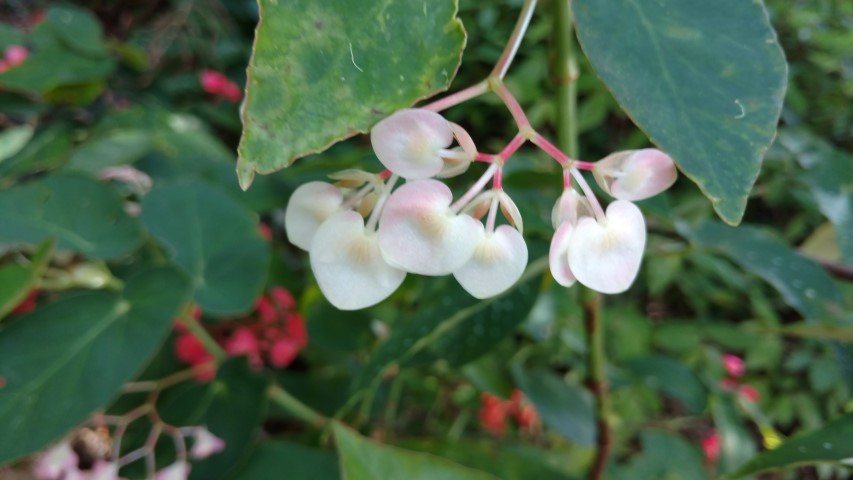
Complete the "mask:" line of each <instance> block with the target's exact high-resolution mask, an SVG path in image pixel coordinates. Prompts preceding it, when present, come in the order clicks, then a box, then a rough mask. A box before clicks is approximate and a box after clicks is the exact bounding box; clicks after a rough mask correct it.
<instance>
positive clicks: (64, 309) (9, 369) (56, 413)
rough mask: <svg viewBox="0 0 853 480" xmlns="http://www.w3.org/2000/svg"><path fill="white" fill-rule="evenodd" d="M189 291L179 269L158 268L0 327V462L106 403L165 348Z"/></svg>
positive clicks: (34, 447) (24, 451) (55, 434)
mask: <svg viewBox="0 0 853 480" xmlns="http://www.w3.org/2000/svg"><path fill="white" fill-rule="evenodd" d="M189 293H190V283H189V280H188V279H187V278H186V277H185V276H184V275H182V274H181V273H180V272H178V271H177V270H176V269H174V268H163V267H160V268H153V269H148V270H145V271H143V272H140V273H138V274H137V275H135V276H133V277H131V278H130V279H128V280H127V283H126V285H125V288H124V291H123V292H122V293H121V294H118V293H108V292H104V291H97V292H86V293H81V294H78V295H75V296H70V297H67V298H65V299H62V300H59V301H57V302H55V303H52V304H49V305H46V306H43V307H39V308H38V309H36V310H35V311H34V312H33V313H31V314H29V315H27V316H25V317H22V318H20V319H19V320H17V321H15V322H14V323H12V324H11V325H9V326H8V327H7V328H5V329H3V330H0V352H3V354H2V355H3V361H2V362H0V378H3V379H4V380H5V386H4V387H2V388H0V425H2V426H3V427H2V428H3V435H0V464H2V463H3V462H5V461H7V460H12V459H14V458H17V457H20V456H22V455H25V454H27V453H30V452H33V451H35V450H38V449H39V448H42V447H43V446H45V445H46V444H47V443H48V442H50V441H51V440H54V439H55V438H57V437H59V436H60V435H62V434H63V433H65V432H66V431H68V430H69V429H71V428H72V427H73V426H74V425H76V424H78V423H79V422H81V421H83V420H84V419H85V418H86V416H88V415H89V414H90V413H91V412H92V411H93V410H95V409H96V408H98V407H102V406H104V405H106V404H107V402H109V401H110V399H111V398H112V397H113V396H114V395H115V394H116V393H117V392H118V390H119V389H120V388H121V386H122V385H123V384H124V383H125V382H127V381H129V380H131V379H132V378H133V376H134V375H135V374H137V373H139V371H140V370H141V369H142V367H143V366H144V364H145V362H147V361H148V360H149V359H150V358H151V355H152V354H153V353H154V351H155V350H156V349H157V347H159V346H160V344H161V343H162V341H163V339H164V338H165V337H166V335H167V334H168V332H169V329H170V327H171V325H172V321H173V319H174V318H175V316H176V315H177V314H178V310H179V308H180V307H181V306H182V305H183V304H184V303H185V302H186V301H187V300H188V299H189ZM116 358H121V361H118V362H117V361H114V360H115V359H116Z"/></svg>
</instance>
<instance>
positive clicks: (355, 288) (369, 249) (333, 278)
mask: <svg viewBox="0 0 853 480" xmlns="http://www.w3.org/2000/svg"><path fill="white" fill-rule="evenodd" d="M310 259H311V269H312V270H313V271H314V275H315V276H316V277H317V283H318V284H319V285H320V290H321V291H322V292H323V295H325V296H326V299H328V300H329V302H330V303H331V304H332V305H334V306H335V307H337V308H339V309H341V310H357V309H360V308H366V307H369V306H371V305H375V304H377V303H379V302H381V301H382V300H385V299H386V298H388V296H390V295H391V294H392V293H394V291H395V290H397V287H399V286H400V284H401V283H403V279H404V278H405V277H406V272H404V271H403V270H400V269H398V268H395V267H392V266H391V265H389V264H388V263H387V262H386V261H385V259H384V258H383V257H382V254H381V253H380V251H379V242H378V239H377V235H375V234H374V233H373V232H367V231H365V228H364V219H363V218H362V217H361V215H359V214H357V213H355V212H352V211H346V212H338V213H336V214H334V215H332V216H331V217H330V218H329V219H328V220H326V221H325V222H323V224H322V225H320V228H319V229H318V230H317V234H316V235H315V236H314V240H313V241H312V242H311V249H310Z"/></svg>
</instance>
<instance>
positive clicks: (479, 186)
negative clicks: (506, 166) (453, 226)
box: [450, 163, 498, 213]
mask: <svg viewBox="0 0 853 480" xmlns="http://www.w3.org/2000/svg"><path fill="white" fill-rule="evenodd" d="M497 170H498V164H497V163H492V164H491V165H489V168H487V169H486V171H485V172H483V175H482V176H481V177H480V178H479V179H478V180H477V182H476V183H475V184H474V185H471V188H469V189H468V191H467V192H465V193H464V194H463V195H462V196H461V197H459V199H458V200H456V201H455V202H454V203H453V205H451V206H450V210H451V211H453V212H454V213H459V212H461V211H462V209H463V208H465V206H466V205H468V203H469V202H470V201H471V200H473V199H474V197H475V196H477V194H478V193H480V192H481V191H483V187H485V186H486V184H487V183H488V182H489V180H491V179H492V176H493V175H494V174H495V172H496V171H497Z"/></svg>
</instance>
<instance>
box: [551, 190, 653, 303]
mask: <svg viewBox="0 0 853 480" xmlns="http://www.w3.org/2000/svg"><path fill="white" fill-rule="evenodd" d="M645 245H646V224H645V221H644V220H643V214H642V212H640V209H639V208H637V206H636V205H634V204H633V203H631V202H626V201H624V200H617V201H615V202H613V203H611V204H610V205H609V206H608V207H607V213H606V215H605V218H604V219H602V220H601V221H597V220H596V219H595V218H592V217H583V218H580V219H579V220H578V223H577V226H576V227H575V229H574V232H571V234H570V238H569V242H568V260H569V261H568V264H569V266H570V268H571V272H572V273H573V274H574V276H575V277H576V278H577V280H578V281H579V282H581V283H582V284H584V285H586V286H587V287H589V288H591V289H593V290H597V291H599V292H601V293H621V292H624V291H625V290H627V289H628V287H630V286H631V284H632V283H633V282H634V279H635V278H636V277H637V272H639V270H640V263H641V261H642V259H643V249H644V248H645Z"/></svg>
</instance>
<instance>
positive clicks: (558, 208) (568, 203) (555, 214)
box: [551, 188, 592, 229]
mask: <svg viewBox="0 0 853 480" xmlns="http://www.w3.org/2000/svg"><path fill="white" fill-rule="evenodd" d="M583 216H592V208H591V207H590V206H589V201H588V200H587V199H586V197H584V196H582V195H581V194H580V193H578V192H577V191H576V190H574V189H572V188H566V189H565V190H563V194H562V195H560V199H559V200H557V203H555V204H554V208H552V209H551V225H553V226H554V228H555V229H556V228H558V227H559V226H560V225H562V224H563V222H571V223H572V225H574V224H577V223H578V218H580V217H583Z"/></svg>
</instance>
